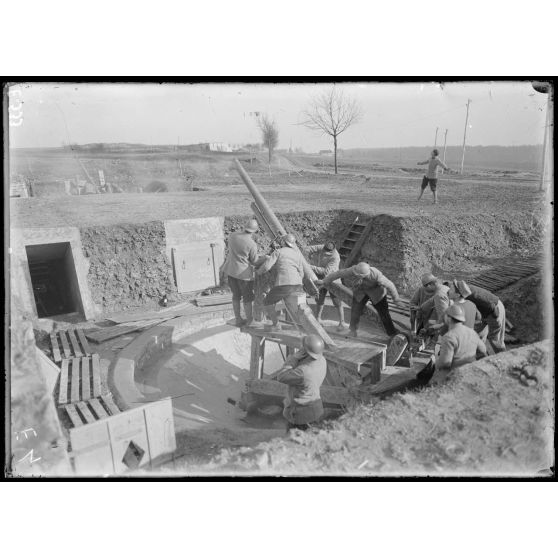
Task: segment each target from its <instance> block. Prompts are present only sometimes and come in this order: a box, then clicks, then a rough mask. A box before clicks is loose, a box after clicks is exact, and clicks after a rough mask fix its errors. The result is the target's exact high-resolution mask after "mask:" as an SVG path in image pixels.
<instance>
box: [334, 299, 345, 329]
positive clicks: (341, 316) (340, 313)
mask: <svg viewBox="0 0 558 558" xmlns="http://www.w3.org/2000/svg"><path fill="white" fill-rule="evenodd" d="M335 309H336V310H337V315H338V317H339V324H338V325H337V331H344V330H345V329H347V326H346V325H345V315H344V314H343V306H341V305H339V306H336V307H335Z"/></svg>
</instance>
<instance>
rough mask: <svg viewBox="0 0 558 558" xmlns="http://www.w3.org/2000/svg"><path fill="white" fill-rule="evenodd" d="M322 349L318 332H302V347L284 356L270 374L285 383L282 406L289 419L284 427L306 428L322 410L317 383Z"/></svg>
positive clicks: (321, 370)
mask: <svg viewBox="0 0 558 558" xmlns="http://www.w3.org/2000/svg"><path fill="white" fill-rule="evenodd" d="M323 352H324V342H323V341H322V339H321V338H320V337H319V336H317V335H305V336H304V337H303V338H302V349H301V350H300V351H298V352H296V353H295V354H293V355H292V356H290V357H289V358H287V360H285V362H284V364H283V366H282V367H281V369H280V370H278V371H277V372H275V373H274V374H272V375H271V377H270V379H271V380H277V381H278V382H281V383H283V384H287V386H289V390H288V393H287V397H286V398H285V408H284V410H283V416H284V417H285V418H286V419H287V421H288V423H289V425H288V427H287V431H288V430H291V429H293V428H298V429H300V430H306V429H307V428H308V427H309V426H310V425H311V424H312V423H313V422H316V421H318V420H319V419H320V418H321V417H322V415H323V413H324V407H323V403H322V399H321V397H320V387H321V385H322V383H323V381H324V379H325V377H326V372H327V362H326V359H325V358H324V355H323Z"/></svg>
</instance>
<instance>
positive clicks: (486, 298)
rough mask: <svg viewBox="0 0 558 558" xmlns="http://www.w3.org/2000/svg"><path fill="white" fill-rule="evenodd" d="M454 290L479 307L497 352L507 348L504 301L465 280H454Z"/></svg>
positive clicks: (489, 337) (489, 338)
mask: <svg viewBox="0 0 558 558" xmlns="http://www.w3.org/2000/svg"><path fill="white" fill-rule="evenodd" d="M452 287H453V290H454V292H455V293H456V294H457V295H460V296H461V297H463V298H464V299H465V300H469V301H471V302H472V303H474V305H475V306H476V307H477V309H478V311H479V312H480V315H481V317H482V322H483V327H484V326H488V334H487V339H488V340H489V341H490V343H491V344H492V346H493V347H494V351H495V352H496V353H500V352H502V351H505V350H506V344H505V342H504V336H505V334H506V309H505V307H504V305H503V304H502V301H501V300H500V299H499V298H498V297H497V296H496V295H494V294H492V293H491V292H490V291H487V290H486V289H483V288H481V287H475V286H474V285H468V284H467V283H466V282H465V281H456V280H455V279H454V281H453V285H452Z"/></svg>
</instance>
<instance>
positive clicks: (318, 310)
mask: <svg viewBox="0 0 558 558" xmlns="http://www.w3.org/2000/svg"><path fill="white" fill-rule="evenodd" d="M323 311H324V305H323V304H317V305H316V320H318V322H320V321H321V320H322V313H323Z"/></svg>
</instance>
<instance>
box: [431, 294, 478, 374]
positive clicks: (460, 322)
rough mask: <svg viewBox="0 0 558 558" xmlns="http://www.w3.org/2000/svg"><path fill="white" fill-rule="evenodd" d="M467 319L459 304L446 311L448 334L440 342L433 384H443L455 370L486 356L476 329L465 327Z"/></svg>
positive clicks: (445, 319)
mask: <svg viewBox="0 0 558 558" xmlns="http://www.w3.org/2000/svg"><path fill="white" fill-rule="evenodd" d="M465 319H466V318H465V312H464V311H463V307H462V306H461V305H459V304H453V305H451V306H450V307H449V308H448V309H447V310H446V312H445V314H444V323H445V325H446V326H447V327H448V332H447V333H446V334H445V335H444V336H443V337H442V339H441V341H440V352H439V354H438V356H437V357H436V369H435V372H434V375H433V376H432V380H431V383H432V384H437V383H441V382H443V381H444V380H445V379H446V378H447V376H448V375H449V373H450V372H451V371H452V370H454V369H455V368H458V367H459V366H463V365H464V364H468V363H469V362H474V361H475V360H477V358H483V357H485V356H486V354H487V353H486V346H485V344H484V343H483V342H482V340H481V338H480V337H479V336H478V334H477V333H476V332H475V330H474V329H471V328H470V327H467V326H466V325H465Z"/></svg>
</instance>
